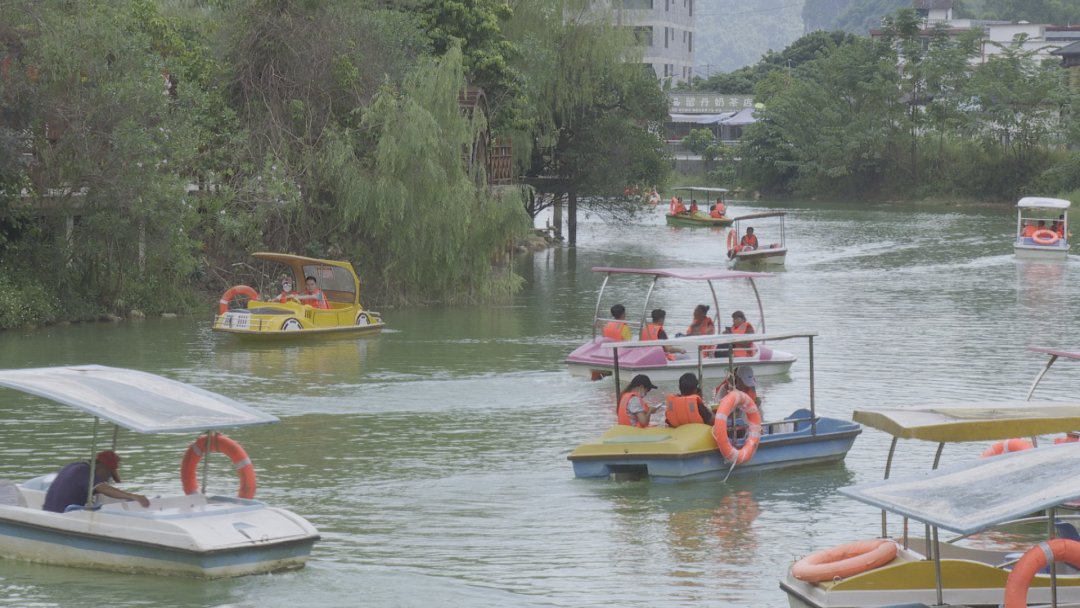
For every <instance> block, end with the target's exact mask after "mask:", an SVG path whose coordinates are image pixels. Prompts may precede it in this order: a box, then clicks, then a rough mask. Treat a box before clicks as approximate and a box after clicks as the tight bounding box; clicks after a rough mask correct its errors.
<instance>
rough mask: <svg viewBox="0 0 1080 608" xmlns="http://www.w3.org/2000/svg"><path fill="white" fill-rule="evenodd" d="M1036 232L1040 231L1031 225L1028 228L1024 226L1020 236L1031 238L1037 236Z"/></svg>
mask: <svg viewBox="0 0 1080 608" xmlns="http://www.w3.org/2000/svg"><path fill="white" fill-rule="evenodd" d="M1036 230H1038V228H1036V227H1035V226H1033V225H1031V224H1028V225H1027V226H1024V230H1023V231H1022V232H1021V233H1020V236H1022V237H1025V238H1026V237H1030V236H1031V235H1033V234H1035V231H1036Z"/></svg>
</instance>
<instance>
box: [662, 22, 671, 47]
mask: <svg viewBox="0 0 1080 608" xmlns="http://www.w3.org/2000/svg"><path fill="white" fill-rule="evenodd" d="M669 40H671V28H670V27H665V28H664V48H665V49H666V48H668V41H669Z"/></svg>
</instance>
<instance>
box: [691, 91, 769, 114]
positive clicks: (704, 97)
mask: <svg viewBox="0 0 1080 608" xmlns="http://www.w3.org/2000/svg"><path fill="white" fill-rule="evenodd" d="M752 107H754V96H753V95H721V94H718V93H672V94H671V112H672V113H673V114H694V113H703V114H717V113H720V112H737V111H739V110H742V109H744V108H752Z"/></svg>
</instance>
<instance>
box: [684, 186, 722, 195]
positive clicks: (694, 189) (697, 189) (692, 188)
mask: <svg viewBox="0 0 1080 608" xmlns="http://www.w3.org/2000/svg"><path fill="white" fill-rule="evenodd" d="M672 190H689V191H691V192H708V193H712V192H715V193H718V194H723V193H725V192H731V190H728V189H727V188H703V187H700V186H676V187H674V188H672Z"/></svg>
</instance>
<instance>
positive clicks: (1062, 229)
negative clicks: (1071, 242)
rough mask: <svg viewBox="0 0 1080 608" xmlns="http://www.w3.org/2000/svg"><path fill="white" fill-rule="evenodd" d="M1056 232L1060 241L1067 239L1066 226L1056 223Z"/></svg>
mask: <svg viewBox="0 0 1080 608" xmlns="http://www.w3.org/2000/svg"><path fill="white" fill-rule="evenodd" d="M1054 232H1056V233H1057V235H1058V238H1059V239H1063V238H1065V224H1064V223H1062V222H1054Z"/></svg>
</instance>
